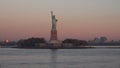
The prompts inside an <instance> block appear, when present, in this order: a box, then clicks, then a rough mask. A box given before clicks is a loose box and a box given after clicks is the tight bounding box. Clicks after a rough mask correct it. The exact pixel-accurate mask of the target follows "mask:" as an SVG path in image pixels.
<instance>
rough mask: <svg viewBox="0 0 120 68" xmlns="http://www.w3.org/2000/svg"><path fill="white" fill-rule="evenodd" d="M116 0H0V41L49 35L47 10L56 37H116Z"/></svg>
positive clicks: (119, 25) (119, 11)
mask: <svg viewBox="0 0 120 68" xmlns="http://www.w3.org/2000/svg"><path fill="white" fill-rule="evenodd" d="M119 3H120V1H119V0H91V1H89V0H70V1H69V2H68V1H65V0H60V1H56V0H53V1H50V0H44V1H42V0H1V1H0V41H1V40H6V39H10V40H20V39H25V38H29V37H44V38H45V39H46V40H49V38H50V31H51V18H50V17H51V16H50V12H51V10H53V11H54V14H55V15H56V18H57V19H58V22H57V30H58V38H59V39H60V40H63V39H65V38H76V39H83V40H91V39H93V38H94V37H101V36H105V37H107V38H108V40H112V39H114V40H120V30H119V29H120V4H119Z"/></svg>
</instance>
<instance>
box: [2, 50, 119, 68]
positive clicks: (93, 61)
mask: <svg viewBox="0 0 120 68" xmlns="http://www.w3.org/2000/svg"><path fill="white" fill-rule="evenodd" d="M0 68H120V49H59V50H50V49H15V48H0Z"/></svg>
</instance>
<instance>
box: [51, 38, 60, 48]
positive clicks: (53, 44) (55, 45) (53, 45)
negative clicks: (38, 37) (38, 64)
mask: <svg viewBox="0 0 120 68" xmlns="http://www.w3.org/2000/svg"><path fill="white" fill-rule="evenodd" d="M49 47H50V48H59V47H61V41H59V40H50V41H49Z"/></svg>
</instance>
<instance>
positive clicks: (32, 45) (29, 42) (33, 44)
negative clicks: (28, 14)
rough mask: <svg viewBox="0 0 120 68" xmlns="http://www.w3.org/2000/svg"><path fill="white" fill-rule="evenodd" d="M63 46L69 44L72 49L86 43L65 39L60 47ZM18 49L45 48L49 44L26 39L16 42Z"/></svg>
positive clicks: (38, 40) (43, 41)
mask: <svg viewBox="0 0 120 68" xmlns="http://www.w3.org/2000/svg"><path fill="white" fill-rule="evenodd" d="M64 44H71V45H72V46H74V47H77V46H85V45H87V41H85V40H78V39H71V38H69V39H65V40H63V41H62V42H61V47H64ZM17 45H18V47H21V48H36V47H41V46H44V47H47V45H49V43H48V42H47V41H46V40H45V39H44V38H34V37H32V38H28V39H23V40H19V41H18V42H17Z"/></svg>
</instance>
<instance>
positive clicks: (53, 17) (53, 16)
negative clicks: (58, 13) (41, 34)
mask: <svg viewBox="0 0 120 68" xmlns="http://www.w3.org/2000/svg"><path fill="white" fill-rule="evenodd" d="M51 18H52V30H56V22H57V21H58V20H57V19H56V18H55V15H53V11H51Z"/></svg>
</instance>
